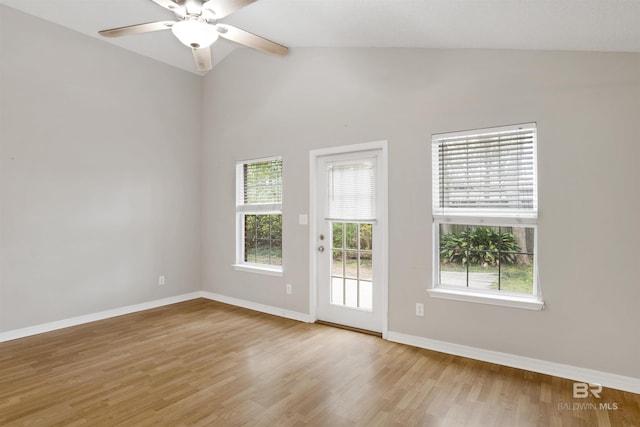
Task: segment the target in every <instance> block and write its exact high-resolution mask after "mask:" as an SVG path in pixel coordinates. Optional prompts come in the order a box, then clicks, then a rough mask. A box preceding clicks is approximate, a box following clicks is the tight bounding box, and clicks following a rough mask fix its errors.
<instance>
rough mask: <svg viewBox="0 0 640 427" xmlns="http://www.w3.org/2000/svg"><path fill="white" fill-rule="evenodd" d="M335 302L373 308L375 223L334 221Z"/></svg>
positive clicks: (366, 308) (368, 308)
mask: <svg viewBox="0 0 640 427" xmlns="http://www.w3.org/2000/svg"><path fill="white" fill-rule="evenodd" d="M331 232H332V237H331V243H332V247H331V278H330V280H331V297H330V299H331V303H332V304H337V305H343V306H345V307H352V308H359V309H363V310H369V311H370V310H372V308H373V265H372V263H373V259H372V254H373V252H372V242H373V226H372V224H358V223H343V222H333V223H332V224H331Z"/></svg>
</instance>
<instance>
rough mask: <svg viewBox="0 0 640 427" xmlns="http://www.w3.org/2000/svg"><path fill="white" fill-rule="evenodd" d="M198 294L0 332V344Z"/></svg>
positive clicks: (182, 299) (192, 297)
mask: <svg viewBox="0 0 640 427" xmlns="http://www.w3.org/2000/svg"><path fill="white" fill-rule="evenodd" d="M200 297H201V295H200V292H191V293H188V294H182V295H176V296H173V297H168V298H162V299H158V300H155V301H149V302H143V303H140V304H134V305H128V306H125V307H120V308H114V309H112V310H105V311H100V312H98V313H91V314H85V315H83V316H77V317H71V318H69V319H63V320H57V321H55V322H49V323H43V324H40V325H35V326H29V327H26V328H21V329H14V330H12V331H7V332H0V342H4V341H10V340H15V339H18V338H24V337H28V336H31V335H37V334H42V333H44V332H50V331H55V330H57V329H63V328H68V327H70V326H76V325H81V324H83V323H89V322H95V321H96V320H102V319H108V318H110V317H115V316H122V315H123V314H129V313H135V312H137V311H143V310H149V309H151V308H156V307H161V306H163V305H169V304H175V303H177V302H182V301H188V300H192V299H196V298H200Z"/></svg>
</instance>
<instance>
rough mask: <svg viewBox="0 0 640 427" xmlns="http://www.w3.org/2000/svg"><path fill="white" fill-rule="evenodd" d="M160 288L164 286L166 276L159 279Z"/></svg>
mask: <svg viewBox="0 0 640 427" xmlns="http://www.w3.org/2000/svg"><path fill="white" fill-rule="evenodd" d="M158 286H164V276H159V277H158Z"/></svg>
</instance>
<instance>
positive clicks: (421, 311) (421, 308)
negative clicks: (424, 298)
mask: <svg viewBox="0 0 640 427" xmlns="http://www.w3.org/2000/svg"><path fill="white" fill-rule="evenodd" d="M416 316H424V304H423V303H421V302H417V303H416Z"/></svg>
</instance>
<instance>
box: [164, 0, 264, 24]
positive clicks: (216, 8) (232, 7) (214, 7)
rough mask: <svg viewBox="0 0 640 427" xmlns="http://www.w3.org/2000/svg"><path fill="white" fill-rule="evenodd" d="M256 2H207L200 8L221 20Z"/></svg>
mask: <svg viewBox="0 0 640 427" xmlns="http://www.w3.org/2000/svg"><path fill="white" fill-rule="evenodd" d="M154 1H155V0H154ZM256 1H257V0H209V1H207V2H205V3H204V4H203V5H202V8H203V9H207V10H209V11H211V12H213V14H214V19H221V18H224V17H225V16H228V15H231V14H232V13H233V12H235V11H236V10H238V9H242V8H243V7H245V6H248V5H250V4H251V3H254V2H256Z"/></svg>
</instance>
